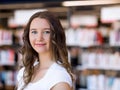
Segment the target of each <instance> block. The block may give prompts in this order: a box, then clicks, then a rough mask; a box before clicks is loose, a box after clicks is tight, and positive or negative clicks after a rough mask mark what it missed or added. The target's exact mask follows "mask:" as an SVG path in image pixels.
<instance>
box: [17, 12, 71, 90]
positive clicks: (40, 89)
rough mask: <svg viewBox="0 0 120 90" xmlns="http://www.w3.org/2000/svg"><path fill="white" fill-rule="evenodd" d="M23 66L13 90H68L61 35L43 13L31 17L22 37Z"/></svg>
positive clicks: (51, 16)
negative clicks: (15, 89) (15, 87)
mask: <svg viewBox="0 0 120 90" xmlns="http://www.w3.org/2000/svg"><path fill="white" fill-rule="evenodd" d="M23 42H24V45H23V47H22V50H21V53H22V55H23V58H22V60H23V65H24V67H23V68H21V69H20V70H19V72H18V75H17V80H18V86H17V90H72V88H73V86H72V85H73V82H72V81H73V76H72V72H71V66H70V64H69V62H68V52H67V48H66V41H65V33H64V30H63V28H62V26H61V23H60V21H59V19H58V18H57V17H56V16H54V14H53V13H51V12H48V11H44V12H37V13H35V14H34V15H32V16H31V18H30V20H29V22H28V24H27V26H26V28H25V30H24V33H23Z"/></svg>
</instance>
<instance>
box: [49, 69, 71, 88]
mask: <svg viewBox="0 0 120 90" xmlns="http://www.w3.org/2000/svg"><path fill="white" fill-rule="evenodd" d="M48 82H49V86H48V87H49V89H51V88H52V87H53V86H55V85H56V84H58V83H61V82H65V83H67V84H69V85H70V87H72V85H73V84H72V79H71V77H70V75H69V74H68V73H67V71H60V70H59V71H57V72H53V75H51V76H50V80H49V81H48Z"/></svg>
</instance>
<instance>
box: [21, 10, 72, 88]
mask: <svg viewBox="0 0 120 90" xmlns="http://www.w3.org/2000/svg"><path fill="white" fill-rule="evenodd" d="M34 18H44V19H46V20H47V21H48V23H49V25H50V29H51V35H50V38H51V39H50V48H51V55H52V57H53V58H54V59H53V60H55V62H56V63H58V62H61V63H58V64H60V65H61V66H63V67H64V68H65V69H66V70H67V72H68V73H69V74H70V76H71V78H72V79H73V76H72V73H71V72H72V71H71V65H70V63H69V62H68V52H67V47H66V38H65V32H64V29H63V27H62V26H61V23H60V21H59V19H58V18H57V17H56V16H55V14H54V13H52V12H48V11H44V12H37V13H35V14H34V15H32V16H31V18H30V19H29V21H28V23H27V25H26V27H25V29H24V33H23V43H24V45H23V47H22V49H21V53H22V55H23V57H22V60H23V65H24V67H25V70H24V74H23V80H24V83H25V85H24V86H23V89H24V88H25V87H26V86H27V85H28V83H29V82H30V81H31V78H32V75H33V72H34V66H33V64H34V62H35V60H36V59H38V53H37V52H36V51H35V50H34V49H33V48H32V46H31V44H30V41H29V30H30V24H31V22H32V20H33V19H34Z"/></svg>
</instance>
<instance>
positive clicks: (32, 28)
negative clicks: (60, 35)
mask: <svg viewBox="0 0 120 90" xmlns="http://www.w3.org/2000/svg"><path fill="white" fill-rule="evenodd" d="M46 29H49V30H50V28H43V30H46ZM30 30H37V29H36V28H31V29H30Z"/></svg>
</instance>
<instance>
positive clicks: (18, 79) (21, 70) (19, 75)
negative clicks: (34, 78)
mask: <svg viewBox="0 0 120 90" xmlns="http://www.w3.org/2000/svg"><path fill="white" fill-rule="evenodd" d="M24 69H25V68H24V67H22V68H21V69H20V70H18V73H17V81H18V82H19V81H20V80H21V79H22V77H23V73H24Z"/></svg>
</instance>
